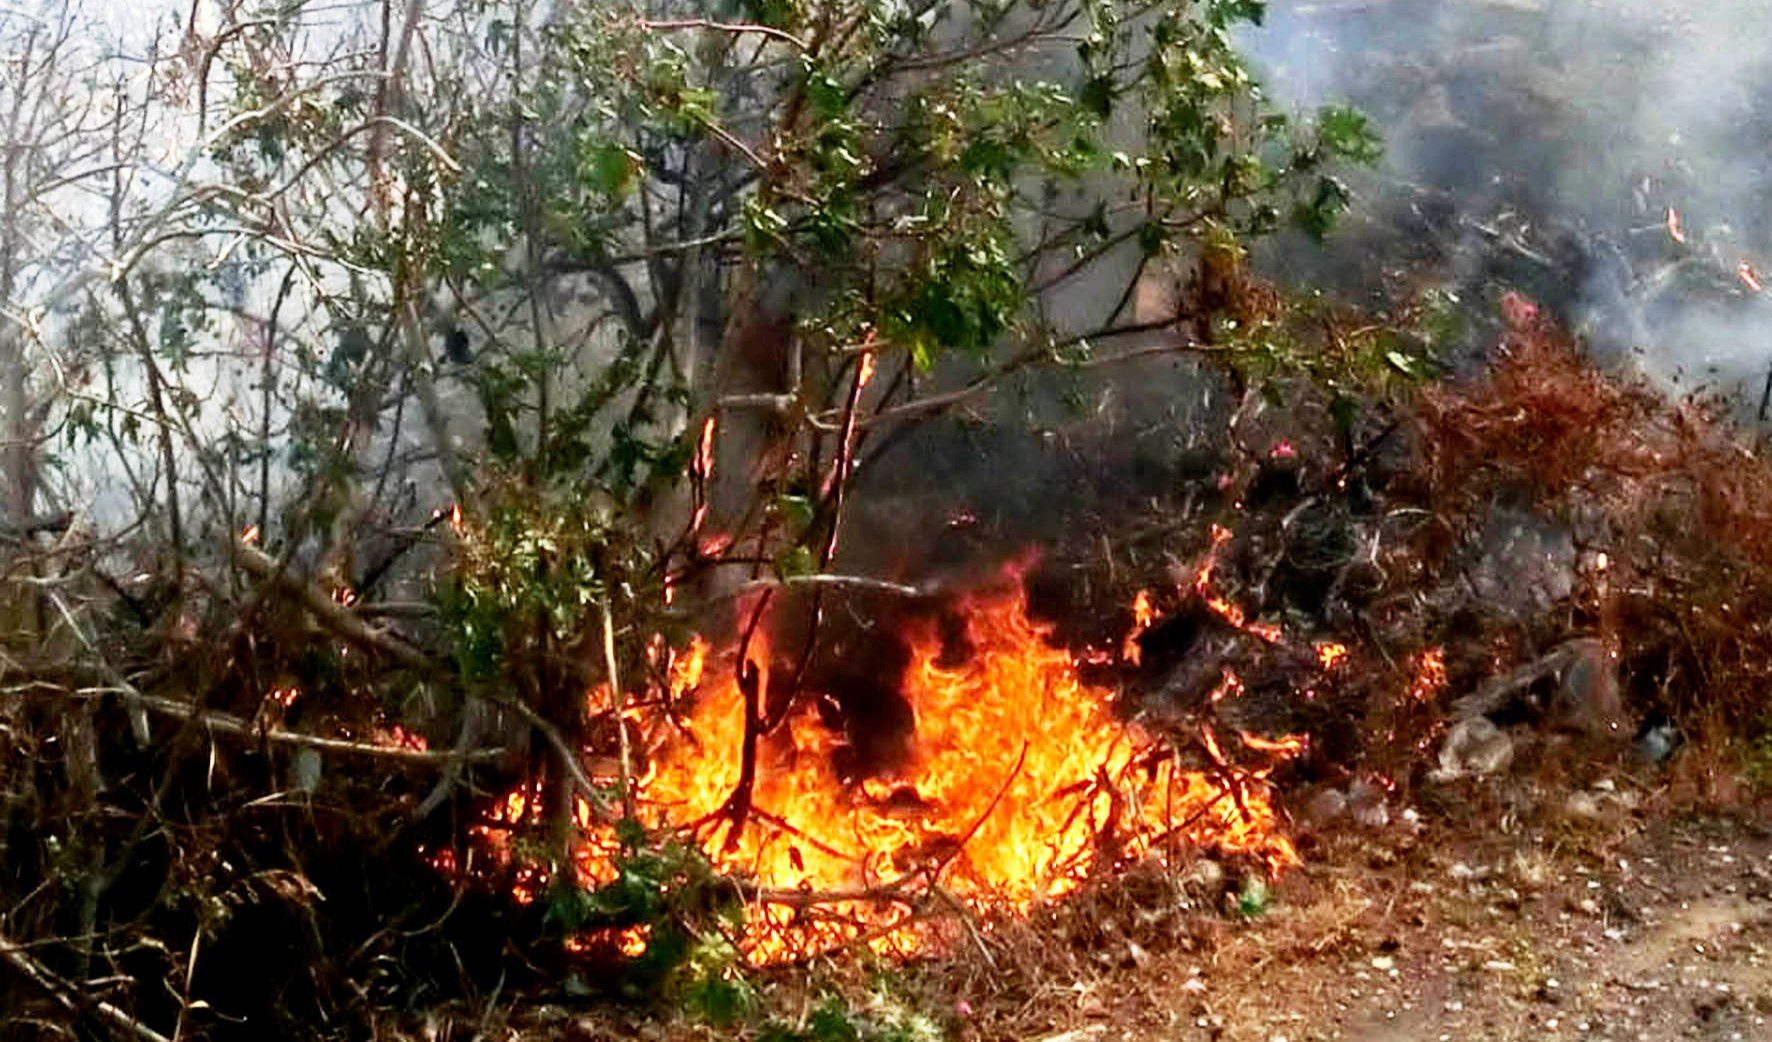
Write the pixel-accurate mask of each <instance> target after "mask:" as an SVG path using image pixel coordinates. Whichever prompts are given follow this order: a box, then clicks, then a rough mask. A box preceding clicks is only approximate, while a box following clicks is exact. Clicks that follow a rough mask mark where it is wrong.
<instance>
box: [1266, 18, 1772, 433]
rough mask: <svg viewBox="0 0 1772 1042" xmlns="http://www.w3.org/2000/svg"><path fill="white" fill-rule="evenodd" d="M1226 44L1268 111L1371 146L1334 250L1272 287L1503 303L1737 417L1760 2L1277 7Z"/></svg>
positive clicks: (1768, 255) (1766, 331)
mask: <svg viewBox="0 0 1772 1042" xmlns="http://www.w3.org/2000/svg"><path fill="white" fill-rule="evenodd" d="M1243 44H1244V47H1245V49H1246V51H1247V52H1248V53H1249V54H1250V56H1251V57H1252V59H1253V61H1254V62H1255V63H1256V64H1257V66H1258V67H1259V68H1260V69H1261V70H1262V72H1263V75H1264V78H1265V80H1266V82H1267V83H1268V85H1269V89H1270V91H1271V92H1273V93H1274V94H1276V95H1277V96H1278V97H1279V98H1280V99H1281V100H1282V101H1284V102H1286V103H1289V104H1294V105H1299V106H1310V105H1316V104H1319V103H1323V102H1328V101H1348V102H1352V103H1353V104H1355V105H1357V106H1359V107H1361V108H1363V109H1364V110H1365V111H1366V112H1367V113H1368V114H1369V115H1371V116H1372V117H1373V119H1374V121H1375V122H1376V123H1377V124H1378V126H1379V127H1381V128H1383V130H1384V131H1385V133H1386V136H1387V139H1388V148H1389V153H1388V155H1387V157H1386V159H1385V161H1384V163H1383V165H1382V167H1381V168H1380V169H1379V170H1378V171H1376V172H1375V173H1374V174H1372V175H1370V176H1365V177H1361V178H1360V179H1358V180H1357V181H1356V183H1355V185H1354V187H1355V188H1356V189H1357V190H1358V192H1359V200H1360V201H1359V206H1358V211H1357V214H1356V219H1355V220H1354V222H1352V225H1351V227H1350V228H1349V229H1348V234H1347V235H1345V236H1344V237H1343V239H1342V240H1341V242H1340V243H1339V244H1338V245H1336V246H1334V247H1332V249H1331V251H1330V254H1329V256H1328V257H1326V258H1325V257H1321V256H1316V255H1313V254H1312V253H1311V252H1310V251H1302V250H1287V251H1284V253H1283V255H1281V256H1279V257H1278V258H1276V259H1275V260H1274V263H1275V265H1276V266H1277V267H1278V268H1279V269H1280V270H1281V271H1282V273H1284V274H1289V275H1295V276H1301V277H1304V278H1309V279H1317V280H1319V281H1324V282H1330V283H1335V284H1337V285H1338V286H1339V287H1340V288H1342V289H1344V290H1355V291H1359V290H1370V289H1374V288H1376V286H1377V284H1378V281H1379V280H1380V279H1381V278H1383V277H1385V276H1387V275H1388V276H1389V277H1390V278H1391V279H1392V280H1393V281H1394V280H1396V279H1398V278H1401V279H1404V280H1407V279H1409V278H1411V277H1415V278H1420V277H1423V273H1424V272H1431V273H1433V274H1434V275H1435V276H1436V277H1440V278H1443V279H1444V280H1445V281H1447V282H1450V283H1452V284H1454V285H1458V286H1461V287H1463V288H1466V289H1473V290H1474V289H1480V288H1484V287H1486V288H1489V289H1494V288H1495V287H1498V286H1502V285H1505V286H1509V287H1511V288H1517V289H1520V290H1523V291H1525V292H1528V293H1531V294H1533V295H1534V296H1537V297H1538V298H1539V299H1540V300H1542V301H1543V302H1545V303H1546V304H1548V305H1550V306H1551V307H1552V308H1553V309H1554V310H1555V311H1556V312H1557V313H1558V314H1559V315H1560V316H1561V317H1562V318H1564V319H1565V320H1566V321H1568V322H1570V323H1571V324H1572V325H1574V326H1575V327H1576V328H1577V329H1579V330H1580V331H1581V332H1582V333H1584V334H1585V336H1586V337H1587V339H1588V342H1589V344H1590V346H1591V347H1592V348H1593V350H1594V351H1595V353H1596V354H1599V355H1602V356H1606V357H1612V358H1629V359H1632V360H1633V361H1634V363H1635V364H1636V366H1637V367H1639V368H1640V369H1641V370H1643V371H1644V372H1646V373H1648V374H1649V375H1650V376H1651V377H1653V378H1655V379H1657V380H1658V381H1661V382H1663V383H1664V384H1666V385H1667V386H1669V387H1670V388H1674V389H1678V390H1693V389H1696V388H1697V386H1698V385H1705V386H1708V387H1710V388H1711V389H1714V390H1720V391H1727V392H1730V393H1734V394H1737V395H1739V396H1740V397H1741V398H1742V399H1743V400H1744V401H1745V403H1746V411H1747V412H1750V413H1751V412H1754V411H1755V410H1756V408H1757V406H1758V404H1759V399H1760V395H1761V390H1762V382H1763V380H1764V378H1765V373H1766V371H1767V366H1768V364H1769V363H1772V321H1768V319H1772V298H1769V297H1768V295H1767V293H1766V292H1764V291H1756V290H1755V289H1753V288H1752V287H1751V286H1750V284H1749V282H1750V279H1751V276H1749V277H1744V276H1743V273H1742V268H1741V265H1742V264H1743V263H1744V262H1745V264H1746V265H1747V270H1748V271H1749V272H1751V273H1753V274H1757V275H1759V277H1761V278H1763V279H1765V280H1766V284H1767V286H1768V288H1769V289H1772V0H1709V2H1706V3H1686V2H1682V0H1324V2H1311V3H1290V2H1281V3H1274V4H1272V5H1271V6H1270V8H1269V12H1268V17H1267V20H1266V23H1265V25H1264V26H1263V27H1261V28H1260V29H1256V30H1252V31H1250V32H1248V33H1247V34H1246V36H1245V38H1244V40H1243ZM1670 208H1671V209H1672V210H1673V211H1675V212H1677V213H1678V215H1679V220H1678V228H1679V232H1680V233H1681V234H1682V235H1683V237H1684V239H1685V242H1684V243H1680V242H1678V241H1676V238H1675V236H1674V235H1673V234H1671V233H1670V231H1669V227H1668V225H1669V221H1668V211H1669V209H1670Z"/></svg>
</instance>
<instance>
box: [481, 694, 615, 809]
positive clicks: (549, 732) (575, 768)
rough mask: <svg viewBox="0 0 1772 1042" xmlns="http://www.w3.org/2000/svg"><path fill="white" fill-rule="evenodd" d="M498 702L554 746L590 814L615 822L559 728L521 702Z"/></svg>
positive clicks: (602, 796) (607, 804) (607, 806)
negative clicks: (589, 809)
mask: <svg viewBox="0 0 1772 1042" xmlns="http://www.w3.org/2000/svg"><path fill="white" fill-rule="evenodd" d="M500 704H501V705H508V706H510V707H511V708H512V709H514V710H516V711H517V715H519V716H521V717H522V718H523V719H525V720H527V721H529V725H530V726H531V727H534V728H535V729H536V730H537V731H540V732H541V734H542V737H543V738H546V739H547V740H548V744H549V745H551V746H553V747H554V752H555V753H557V754H558V755H559V757H560V766H561V767H563V768H564V769H565V770H566V773H567V775H569V776H570V777H571V778H572V781H573V783H574V784H576V785H577V786H578V788H579V790H580V791H582V792H583V793H584V797H585V802H586V803H587V804H588V805H589V806H590V808H591V816H592V817H594V818H596V819H597V820H598V821H599V822H600V823H602V824H604V825H613V824H615V823H616V818H615V816H614V813H613V812H612V811H611V810H610V807H609V800H608V799H607V798H606V797H604V795H603V794H602V793H601V792H598V791H597V787H596V786H595V785H593V784H591V779H590V776H589V775H587V774H585V769H584V765H583V764H581V763H579V762H578V754H577V753H575V752H573V751H572V746H571V744H570V743H568V742H567V741H566V736H565V735H563V734H561V733H560V729H559V728H558V727H555V726H554V725H553V724H551V723H548V721H547V720H546V719H544V718H543V717H542V715H541V714H540V713H537V712H536V711H535V710H533V709H531V708H529V707H528V706H526V705H524V704H523V703H522V702H516V701H512V702H502V703H500Z"/></svg>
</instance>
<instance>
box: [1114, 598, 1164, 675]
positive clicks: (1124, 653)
mask: <svg viewBox="0 0 1772 1042" xmlns="http://www.w3.org/2000/svg"><path fill="white" fill-rule="evenodd" d="M1156 618H1157V609H1156V608H1155V607H1154V606H1153V605H1152V604H1151V591H1149V590H1140V591H1138V594H1137V595H1136V596H1135V597H1133V598H1132V628H1131V629H1130V630H1127V631H1126V638H1125V639H1124V640H1122V641H1121V642H1120V658H1122V659H1124V660H1125V661H1126V662H1127V663H1129V664H1131V665H1134V666H1136V665H1138V664H1139V662H1140V660H1141V659H1142V657H1143V654H1144V652H1143V650H1142V649H1141V648H1140V647H1139V643H1138V638H1139V637H1141V636H1143V635H1144V631H1145V630H1148V629H1150V628H1151V623H1152V622H1155V621H1156Z"/></svg>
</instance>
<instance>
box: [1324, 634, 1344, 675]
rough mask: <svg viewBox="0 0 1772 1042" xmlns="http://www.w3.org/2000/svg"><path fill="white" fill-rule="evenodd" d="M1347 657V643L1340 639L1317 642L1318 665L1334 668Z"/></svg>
mask: <svg viewBox="0 0 1772 1042" xmlns="http://www.w3.org/2000/svg"><path fill="white" fill-rule="evenodd" d="M1345 658H1347V645H1346V644H1342V643H1340V642H1339V641H1333V640H1324V641H1318V642H1317V665H1319V666H1322V667H1323V668H1324V669H1334V668H1335V667H1336V666H1338V665H1340V664H1341V661H1342V660H1343V659H1345Z"/></svg>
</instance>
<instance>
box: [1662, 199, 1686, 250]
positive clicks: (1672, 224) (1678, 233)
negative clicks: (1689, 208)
mask: <svg viewBox="0 0 1772 1042" xmlns="http://www.w3.org/2000/svg"><path fill="white" fill-rule="evenodd" d="M1667 237H1668V238H1670V239H1672V240H1673V241H1675V242H1677V243H1679V244H1680V245H1682V246H1684V245H1685V244H1686V229H1685V228H1684V227H1683V226H1682V225H1681V224H1680V211H1678V210H1676V209H1674V208H1673V207H1671V206H1670V207H1668V208H1667Z"/></svg>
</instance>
